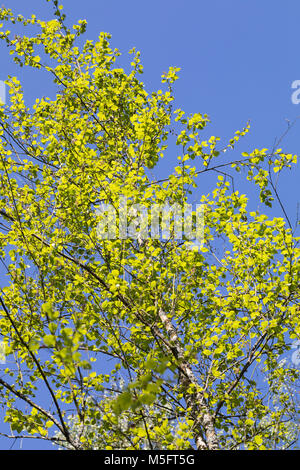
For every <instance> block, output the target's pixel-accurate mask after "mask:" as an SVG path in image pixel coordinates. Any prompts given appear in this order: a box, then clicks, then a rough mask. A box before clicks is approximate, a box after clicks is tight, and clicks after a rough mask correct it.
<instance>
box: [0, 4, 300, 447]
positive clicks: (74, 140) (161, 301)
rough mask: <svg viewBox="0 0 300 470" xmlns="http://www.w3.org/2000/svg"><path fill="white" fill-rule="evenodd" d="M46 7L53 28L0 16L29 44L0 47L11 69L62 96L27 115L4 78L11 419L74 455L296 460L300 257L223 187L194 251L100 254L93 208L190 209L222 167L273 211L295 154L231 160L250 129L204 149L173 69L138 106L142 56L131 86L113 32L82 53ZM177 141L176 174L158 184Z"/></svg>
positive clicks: (286, 233)
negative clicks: (121, 452) (279, 177)
mask: <svg viewBox="0 0 300 470" xmlns="http://www.w3.org/2000/svg"><path fill="white" fill-rule="evenodd" d="M53 5H54V12H55V19H53V20H51V21H48V22H47V21H41V20H39V19H37V18H36V17H35V16H34V15H33V16H32V17H31V18H28V19H26V18H23V17H22V16H21V15H17V16H15V15H14V14H13V13H12V11H11V10H9V9H5V8H2V9H1V10H0V18H1V20H2V21H5V22H11V23H13V24H14V23H16V22H19V23H21V24H23V25H24V27H26V26H27V25H29V27H30V30H33V29H34V28H35V29H36V34H34V35H33V36H31V37H29V36H25V35H23V36H21V37H20V36H14V35H13V33H11V32H10V31H9V30H3V31H2V32H1V33H0V37H1V39H2V40H3V41H4V42H5V43H6V44H7V45H8V46H9V48H10V51H11V53H12V55H13V58H14V61H15V62H16V63H17V64H19V65H20V66H21V67H22V66H30V67H32V68H34V69H36V70H35V73H36V74H38V73H42V72H48V74H49V76H50V77H51V78H52V79H53V80H54V84H55V86H56V98H55V99H52V100H51V99H50V98H48V97H42V98H40V99H37V100H36V102H35V104H34V105H33V107H32V109H30V108H29V107H28V106H26V104H25V101H24V96H23V91H22V86H21V83H20V81H19V80H18V78H16V77H8V80H7V86H8V87H9V94H10V103H9V106H4V105H1V108H0V118H1V126H0V170H1V173H0V178H1V185H0V214H1V232H0V249H1V256H2V260H3V262H4V263H6V273H7V278H8V281H7V282H5V284H6V285H5V287H3V288H2V290H1V299H0V302H1V311H0V334H1V339H2V340H3V341H4V342H5V345H6V354H7V360H8V363H7V365H6V366H5V367H3V370H2V373H1V377H0V399H1V402H2V405H3V406H4V408H5V421H6V422H8V423H10V426H11V429H12V431H13V432H16V433H19V435H26V436H30V435H32V436H37V437H40V438H42V439H49V440H51V441H53V442H54V443H57V444H58V445H60V446H61V447H66V448H69V449H91V448H102V449H104V448H105V449H116V448H125V449H142V448H147V449H153V448H158V449H188V448H196V449H199V450H204V449H218V448H222V449H229V448H230V449H236V448H246V449H265V448H274V447H276V446H281V447H285V446H289V445H290V444H291V443H292V442H293V441H294V440H295V435H296V430H295V428H294V427H293V423H294V421H293V419H294V416H295V413H296V411H297V410H296V404H295V401H294V394H293V393H287V390H290V389H291V390H293V389H294V387H295V386H296V383H297V379H298V371H297V369H295V368H294V367H292V365H291V364H285V365H283V364H282V363H280V362H279V359H280V357H281V356H282V355H283V354H284V353H285V352H286V351H288V350H289V349H290V343H291V340H293V339H296V338H299V333H300V326H299V282H300V278H299V271H300V261H299V256H300V250H299V247H298V242H299V240H298V239H297V238H296V237H295V236H294V234H293V232H292V230H291V228H289V227H287V226H286V223H285V221H284V219H282V218H279V217H276V218H273V219H269V218H268V217H267V216H265V215H264V214H261V213H259V212H258V211H257V212H251V211H250V212H249V211H248V209H247V203H248V199H247V197H246V196H245V195H243V194H240V193H239V192H238V191H234V190H232V188H231V186H230V183H229V182H228V181H227V180H226V177H224V174H223V176H219V178H218V179H217V181H216V186H215V188H212V192H211V194H208V195H206V196H203V198H202V201H201V202H202V203H203V204H205V231H204V234H205V241H204V244H203V246H202V247H201V248H199V249H198V250H191V249H190V245H189V244H188V243H187V241H188V240H186V239H185V238H183V239H182V240H180V241H178V240H176V239H174V237H172V235H171V236H170V238H169V239H168V240H161V239H157V238H147V239H146V240H143V241H142V242H141V240H139V239H135V238H121V237H118V236H117V237H116V238H113V239H101V238H100V237H99V233H98V231H97V226H98V223H99V215H98V213H97V208H98V207H99V205H100V204H101V203H106V204H107V203H109V204H111V205H112V206H113V207H115V208H116V218H117V221H119V220H120V217H121V210H119V200H120V197H126V198H127V201H129V202H128V203H129V204H130V205H133V204H135V203H139V204H143V205H144V207H146V208H148V209H150V208H151V207H152V205H154V204H162V205H163V204H170V205H172V204H175V203H177V204H179V205H181V206H183V205H184V204H185V203H186V202H187V201H188V197H189V194H190V192H191V188H196V187H197V184H198V180H199V179H200V177H201V175H204V174H205V173H207V172H211V173H213V172H215V173H216V174H220V173H219V169H220V167H222V168H223V169H224V167H229V168H230V167H235V168H236V170H238V171H239V170H240V168H241V167H243V168H246V170H247V171H248V173H247V178H248V179H250V180H253V181H254V183H255V184H256V185H258V187H259V194H260V198H261V201H262V202H263V203H265V204H266V205H267V206H270V205H271V204H272V200H273V198H274V199H276V198H277V197H278V195H277V193H275V194H274V192H273V189H274V184H273V181H272V171H273V173H274V172H275V173H276V172H278V171H281V170H282V169H283V168H284V167H290V166H291V165H292V163H295V162H296V157H295V156H292V155H290V154H285V153H284V152H283V151H282V150H281V149H277V150H275V151H274V152H273V153H272V154H271V153H270V154H268V151H267V150H266V149H262V150H255V151H254V152H253V153H251V154H249V155H248V154H243V155H242V157H243V158H241V159H240V160H226V159H225V155H224V153H223V151H224V150H228V151H230V149H233V148H234V147H235V146H236V144H237V142H238V141H239V139H240V137H242V136H243V135H245V134H246V133H247V132H248V131H249V125H247V126H246V127H245V128H244V129H243V130H242V131H238V132H237V133H236V134H235V136H234V138H233V139H231V140H230V142H229V143H228V145H226V146H225V147H224V148H223V149H222V148H221V147H220V146H219V140H220V139H219V138H218V137H215V136H212V137H210V138H209V139H206V140H202V138H201V132H202V131H203V129H204V128H205V127H206V126H207V124H208V123H209V119H208V116H207V115H201V114H199V113H197V114H194V115H192V116H190V117H187V116H185V113H184V112H183V111H182V110H176V111H175V112H174V111H173V109H172V101H173V99H174V97H173V83H174V81H175V80H176V79H177V72H178V70H179V69H177V68H170V70H169V72H168V73H166V74H164V75H163V76H162V83H163V88H164V91H162V90H159V91H158V92H155V93H150V94H149V93H148V92H147V91H146V90H145V86H144V84H143V82H142V81H141V80H140V74H141V73H142V66H141V62H140V57H139V53H136V52H135V50H132V51H131V54H132V55H133V59H132V62H131V71H130V72H128V73H127V72H125V71H124V70H123V69H122V68H119V67H118V64H117V58H118V56H119V55H120V53H119V51H118V50H116V49H115V50H112V49H111V48H110V44H109V39H110V35H109V34H106V33H101V34H100V36H99V38H98V40H97V41H95V42H94V41H90V40H87V41H86V42H85V43H84V45H83V46H82V47H81V48H80V47H79V46H77V45H76V44H77V42H76V41H77V39H78V38H79V37H80V36H82V35H83V33H84V32H85V29H86V22H85V21H79V22H78V24H77V25H74V26H73V28H72V29H69V28H68V27H67V26H66V24H65V16H64V15H63V13H62V11H63V9H62V7H61V6H60V5H58V2H57V1H54V2H53ZM178 129H179V130H178ZM175 130H176V133H177V137H176V142H177V145H178V148H179V151H180V157H179V164H178V166H177V167H175V168H174V171H173V172H172V173H171V174H170V175H169V177H168V178H165V179H164V180H154V179H153V178H152V177H151V172H150V171H149V169H153V168H154V167H155V165H156V164H157V162H158V161H159V159H160V158H161V157H162V156H163V155H164V154H165V153H166V149H167V145H168V140H169V139H171V138H172V137H173V135H174V133H175ZM177 131H178V132H177ZM226 155H227V154H226ZM264 164H266V165H267V166H266V167H265V166H264ZM193 165H194V166H193ZM222 171H223V170H222ZM199 202H200V201H199ZM108 359H109V360H108ZM12 364H13V367H10V366H11V365H12ZM41 390H42V391H43V392H41ZM45 403H46V404H45ZM24 405H26V406H24ZM70 410H71V411H70Z"/></svg>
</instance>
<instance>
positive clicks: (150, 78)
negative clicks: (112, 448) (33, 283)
mask: <svg viewBox="0 0 300 470" xmlns="http://www.w3.org/2000/svg"><path fill="white" fill-rule="evenodd" d="M3 3H4V6H6V7H9V8H11V9H13V10H14V11H15V12H16V13H21V14H23V15H25V16H26V15H30V16H31V15H32V14H33V13H34V14H35V15H36V16H38V17H40V18H42V19H51V18H52V7H51V5H50V4H48V3H47V2H46V1H45V0H28V1H26V2H25V1H24V0H3ZM62 3H63V5H64V12H65V13H66V14H67V19H68V21H69V24H70V23H72V22H75V21H77V20H78V19H86V20H87V21H88V28H87V34H86V38H89V39H94V40H96V39H97V37H98V35H99V33H100V31H106V32H109V33H111V34H112V41H111V43H112V45H113V47H118V48H119V49H120V51H121V52H122V53H124V54H126V53H127V52H128V50H129V49H131V48H132V47H133V46H136V48H137V49H138V50H140V51H141V54H142V55H141V58H142V62H143V65H144V75H143V81H144V82H145V84H146V87H147V89H148V90H155V89H158V88H160V87H161V86H160V76H161V74H162V72H164V71H165V70H167V69H168V67H169V66H179V67H181V72H180V80H179V81H178V82H177V83H176V87H175V92H176V107H181V108H183V109H185V110H186V112H187V113H192V112H200V113H207V114H208V115H209V116H210V118H211V121H212V124H211V125H210V127H209V132H210V133H211V134H212V135H218V136H220V137H221V138H223V139H225V141H226V140H227V139H229V138H231V137H232V136H233V134H234V132H235V131H236V130H237V129H241V128H242V127H243V126H244V125H245V124H246V122H247V121H248V120H249V119H250V120H251V124H252V128H251V133H250V134H248V136H247V137H246V138H245V139H244V140H243V141H242V143H241V144H240V146H239V147H238V154H239V152H242V151H244V150H246V151H247V150H250V149H254V148H262V147H267V148H270V147H272V145H273V143H274V139H275V138H276V137H278V136H280V135H281V134H282V133H283V132H284V131H285V129H286V119H289V120H290V121H293V119H295V118H296V117H297V116H298V115H299V116H300V104H299V105H295V104H292V101H291V94H292V91H293V90H292V89H291V84H292V82H293V81H294V80H297V79H299V80H300V58H299V52H298V50H299V47H298V44H299V35H300V32H299V17H300V3H299V0H288V1H285V2H283V1H282V0H264V1H262V0H251V1H250V0H248V1H241V0H226V1H224V0H209V1H208V0H206V1H204V0H187V1H186V2H183V1H179V0H152V1H151V2H150V1H148V2H143V1H141V0H139V1H138V0H127V1H124V0H109V1H107V0H106V1H102V0H86V1H78V0H65V1H62ZM126 59H127V58H126V57H124V58H122V59H121V61H122V63H124V62H125V61H126ZM0 60H1V68H0V80H5V79H6V78H7V75H8V74H11V75H18V77H19V78H20V79H21V81H22V83H23V86H24V90H25V96H26V98H27V100H28V103H29V104H30V103H32V102H33V101H34V100H35V98H37V97H39V96H43V95H50V96H53V95H52V93H53V89H51V87H50V89H49V88H48V85H47V82H46V81H45V82H43V81H42V80H41V81H40V80H39V79H37V73H35V72H34V71H32V70H31V69H28V70H26V69H24V68H23V69H18V68H17V67H16V66H14V65H13V64H12V59H11V56H9V54H8V49H7V48H6V46H5V45H4V43H3V44H0ZM299 137H300V119H299V122H297V123H296V124H295V126H294V127H293V129H292V130H291V131H290V132H289V133H288V135H287V137H286V139H285V140H284V142H283V144H282V147H283V148H284V149H287V150H288V151H289V152H291V153H299V154H300V138H299ZM238 154H237V156H238ZM170 161H171V157H170V160H168V159H166V160H164V163H163V166H161V167H160V171H162V172H165V171H167V170H168V169H169V167H170ZM298 178H299V169H298V166H297V168H295V170H294V172H293V174H291V173H289V172H288V173H287V174H286V175H285V176H283V177H282V178H281V182H280V185H279V190H280V194H281V196H282V199H283V201H284V202H285V204H286V206H287V208H288V210H289V214H290V216H291V218H292V219H293V220H294V219H295V215H296V204H297V202H298V200H299V197H298V194H299V190H298ZM206 184H207V182H206V181H203V188H205V187H206ZM204 192H205V191H204ZM245 192H246V190H245ZM274 211H275V213H276V215H281V213H280V209H279V208H278V207H275V208H274ZM273 213H274V212H273ZM0 275H1V272H0ZM18 445H19V444H18V443H16V445H15V447H14V448H18ZM8 446H9V444H8V443H7V442H6V441H5V440H4V441H3V440H2V443H1V439H0V449H1V448H8ZM26 447H27V448H28V447H30V445H29V444H27V443H24V445H23V448H26ZM34 447H35V448H38V447H39V448H43V447H44V448H45V447H46V445H45V444H40V445H39V446H38V445H37V444H36V442H34Z"/></svg>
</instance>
